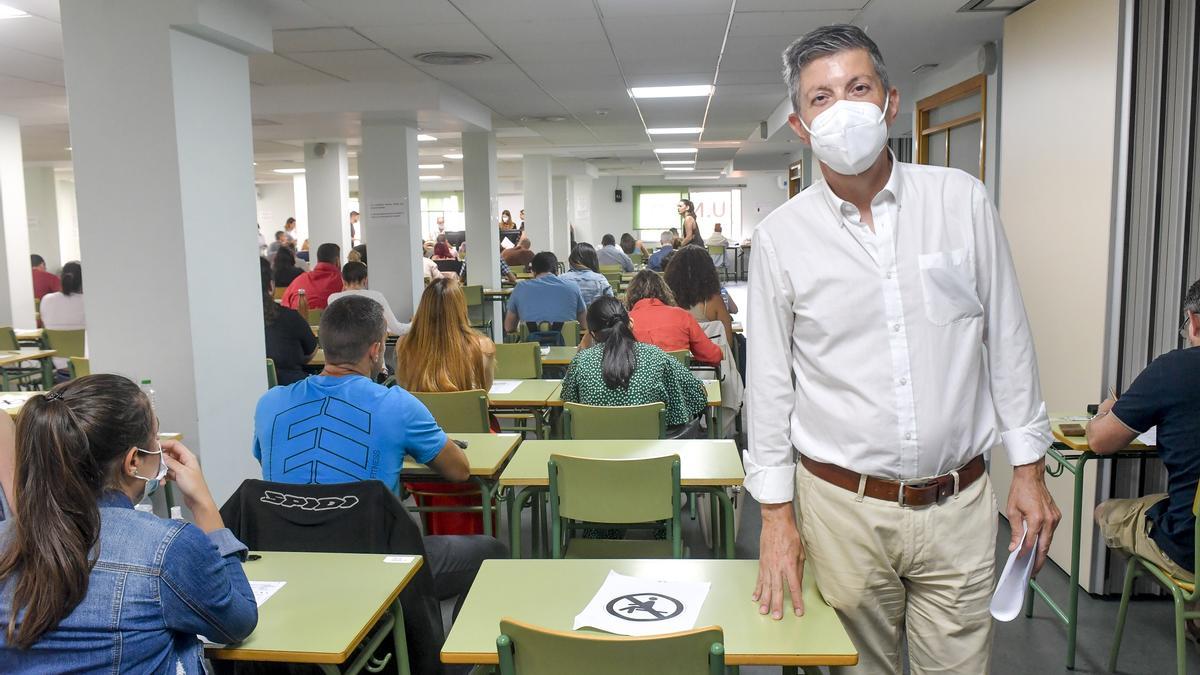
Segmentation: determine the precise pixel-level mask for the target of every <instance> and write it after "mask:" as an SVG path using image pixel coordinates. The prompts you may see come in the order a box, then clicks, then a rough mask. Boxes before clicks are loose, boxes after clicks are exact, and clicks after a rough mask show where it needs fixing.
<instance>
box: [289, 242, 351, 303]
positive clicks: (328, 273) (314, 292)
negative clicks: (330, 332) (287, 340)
mask: <svg viewBox="0 0 1200 675" xmlns="http://www.w3.org/2000/svg"><path fill="white" fill-rule="evenodd" d="M341 265H342V249H341V247H340V246H338V245H337V244H321V245H320V246H318V247H317V264H316V265H315V266H314V267H313V268H312V269H311V270H309V271H308V272H305V273H303V274H301V275H299V276H297V277H296V279H295V280H294V281H292V283H291V284H290V285H289V286H288V287H287V292H286V293H284V294H283V301H282V302H283V306H284V307H291V308H292V309H296V308H297V307H298V306H299V305H300V289H301V288H303V289H304V291H305V293H306V294H307V296H308V308H309V309H324V308H325V306H326V305H328V304H329V296H331V295H333V294H334V293H337V292H338V291H340V290H342V270H341Z"/></svg>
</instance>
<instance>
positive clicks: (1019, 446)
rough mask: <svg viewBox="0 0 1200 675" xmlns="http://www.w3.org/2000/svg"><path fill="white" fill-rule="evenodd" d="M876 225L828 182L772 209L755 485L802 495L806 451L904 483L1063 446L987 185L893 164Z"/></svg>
mask: <svg viewBox="0 0 1200 675" xmlns="http://www.w3.org/2000/svg"><path fill="white" fill-rule="evenodd" d="M871 214H872V217H873V219H874V224H875V231H874V232H872V231H871V228H870V227H869V226H867V225H866V224H865V223H863V222H862V221H861V220H860V219H859V212H858V209H857V208H855V206H854V205H853V204H851V203H849V202H846V201H844V200H842V199H840V198H839V197H837V195H835V194H834V193H833V191H832V190H830V189H829V186H828V185H827V184H826V183H825V181H820V182H818V183H816V184H814V185H812V186H811V187H809V188H808V189H806V190H804V191H803V192H801V193H800V194H799V195H796V197H794V198H793V199H791V200H789V201H788V202H787V203H785V204H784V205H783V206H781V207H779V208H778V209H776V210H775V211H774V212H773V213H771V215H769V216H767V218H766V219H764V220H763V221H762V222H761V223H760V224H759V226H758V228H757V229H756V230H755V233H754V242H753V254H752V255H751V259H750V291H749V303H750V307H749V315H748V317H747V328H746V331H747V334H748V335H749V336H750V340H749V341H748V347H749V355H748V356H749V358H748V363H749V371H748V373H747V375H748V377H747V385H748V386H747V389H746V391H747V396H746V409H747V417H748V419H749V445H750V447H749V449H748V450H747V451H746V457H745V460H746V461H745V465H746V480H745V486H746V488H747V489H748V490H749V491H750V493H751V494H753V495H754V496H755V498H757V499H758V501H759V502H761V503H780V502H786V501H790V500H791V499H792V495H793V486H794V481H795V457H794V454H793V450H792V449H793V448H795V449H796V450H798V451H799V452H801V453H803V454H804V455H806V456H808V457H811V458H812V459H816V460H818V461H822V462H827V463H830V464H836V465H838V466H841V467H845V468H847V469H850V470H852V471H856V472H859V473H865V474H868V475H871V476H878V477H881V478H891V479H911V478H923V477H929V476H936V475H940V474H944V473H947V472H949V471H951V470H953V469H955V468H957V467H960V466H962V465H963V464H966V463H967V462H968V461H969V460H971V459H972V458H974V457H975V456H976V455H979V454H981V453H983V452H985V451H987V450H988V449H990V448H992V447H993V446H995V445H996V444H997V443H998V442H1003V444H1004V446H1005V450H1006V451H1007V454H1008V459H1009V461H1010V462H1011V463H1012V464H1013V465H1020V464H1028V463H1030V462H1035V461H1037V460H1038V459H1040V458H1041V457H1042V456H1043V455H1044V454H1045V452H1046V448H1047V447H1049V445H1050V443H1051V435H1050V424H1049V421H1048V419H1047V417H1046V405H1045V402H1044V401H1043V399H1042V394H1041V387H1040V385H1039V383H1038V371H1037V360H1036V357H1035V356H1034V351H1033V338H1032V336H1031V335H1030V332H1029V322H1028V319H1027V318H1026V316H1025V306H1024V303H1023V302H1022V300H1021V292H1020V289H1019V288H1018V287H1017V279H1016V273H1015V271H1014V270H1013V264H1012V258H1011V256H1010V254H1009V250H1008V242H1007V240H1006V239H1005V237H1004V231H1003V229H1002V227H1001V225H1000V221H999V218H998V217H997V215H996V211H995V209H994V208H993V207H992V204H991V202H990V201H988V198H987V194H986V192H985V189H984V186H983V184H982V183H980V182H979V181H978V180H976V179H975V178H973V177H971V176H970V175H968V174H966V173H964V172H962V171H958V170H956V169H945V168H940V167H932V166H924V165H915V164H904V163H900V162H894V163H893V169H892V174H891V177H890V178H889V180H888V182H887V185H885V186H884V188H883V190H881V191H880V192H879V194H878V195H876V196H875V198H874V199H873V200H872V202H871Z"/></svg>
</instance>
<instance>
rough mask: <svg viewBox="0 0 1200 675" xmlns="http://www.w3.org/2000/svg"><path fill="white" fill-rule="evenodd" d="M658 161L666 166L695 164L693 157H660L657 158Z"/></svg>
mask: <svg viewBox="0 0 1200 675" xmlns="http://www.w3.org/2000/svg"><path fill="white" fill-rule="evenodd" d="M658 163H659V164H662V165H663V166H666V165H668V164H695V163H696V160H694V159H660V160H658Z"/></svg>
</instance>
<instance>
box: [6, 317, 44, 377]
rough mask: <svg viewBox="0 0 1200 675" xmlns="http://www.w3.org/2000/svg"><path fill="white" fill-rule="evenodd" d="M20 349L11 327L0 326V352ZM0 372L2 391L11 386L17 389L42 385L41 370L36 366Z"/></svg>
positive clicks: (9, 367) (19, 367) (11, 368)
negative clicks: (0, 374)
mask: <svg viewBox="0 0 1200 675" xmlns="http://www.w3.org/2000/svg"><path fill="white" fill-rule="evenodd" d="M20 348H21V343H20V342H18V341H17V334H16V332H15V331H14V330H13V328H12V326H0V351H6V352H15V351H17V350H19V349H20ZM0 371H2V375H3V376H2V377H0V379H2V380H3V385H2V386H3V387H4V389H10V388H12V387H13V386H16V387H17V388H20V387H23V386H25V385H41V383H42V368H41V366H40V365H37V366H20V365H16V366H6V367H4V368H0Z"/></svg>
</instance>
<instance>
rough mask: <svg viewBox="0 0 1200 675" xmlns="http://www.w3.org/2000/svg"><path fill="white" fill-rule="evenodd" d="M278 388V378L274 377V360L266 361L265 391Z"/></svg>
mask: <svg viewBox="0 0 1200 675" xmlns="http://www.w3.org/2000/svg"><path fill="white" fill-rule="evenodd" d="M277 386H279V377H278V376H276V375H275V359H267V389H270V388H271V387H277Z"/></svg>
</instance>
